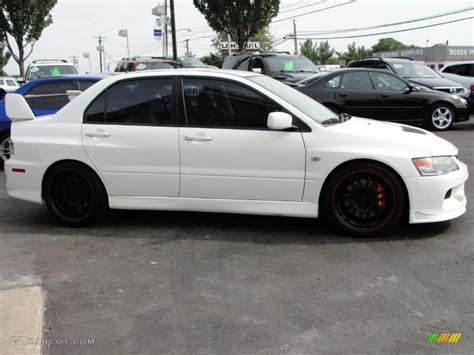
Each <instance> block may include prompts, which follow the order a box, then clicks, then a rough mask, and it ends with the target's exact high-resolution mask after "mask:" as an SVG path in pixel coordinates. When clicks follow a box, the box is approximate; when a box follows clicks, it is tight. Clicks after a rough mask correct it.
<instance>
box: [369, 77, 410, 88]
mask: <svg viewBox="0 0 474 355" xmlns="http://www.w3.org/2000/svg"><path fill="white" fill-rule="evenodd" d="M370 75H371V76H372V79H373V80H374V84H375V88H376V89H377V90H389V91H405V90H407V89H408V86H407V84H406V83H405V82H404V81H403V80H400V79H399V78H397V77H396V76H393V75H390V74H385V73H370Z"/></svg>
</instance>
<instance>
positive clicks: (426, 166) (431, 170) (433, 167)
mask: <svg viewBox="0 0 474 355" xmlns="http://www.w3.org/2000/svg"><path fill="white" fill-rule="evenodd" d="M412 160H413V164H415V166H416V168H417V170H418V172H419V173H420V175H421V176H435V175H443V174H448V173H451V172H453V171H456V170H459V166H458V164H456V160H455V159H454V157H426V158H415V159H412Z"/></svg>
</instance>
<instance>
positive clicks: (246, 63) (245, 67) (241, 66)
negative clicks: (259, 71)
mask: <svg viewBox="0 0 474 355" xmlns="http://www.w3.org/2000/svg"><path fill="white" fill-rule="evenodd" d="M250 58H252V57H248V58H246V59H244V60H242V59H240V60H242V61H241V62H240V63H239V67H238V68H237V70H249V65H250Z"/></svg>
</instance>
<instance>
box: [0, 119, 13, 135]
mask: <svg viewBox="0 0 474 355" xmlns="http://www.w3.org/2000/svg"><path fill="white" fill-rule="evenodd" d="M11 125H12V123H11V121H0V135H2V134H3V132H7V131H9V130H10V127H11Z"/></svg>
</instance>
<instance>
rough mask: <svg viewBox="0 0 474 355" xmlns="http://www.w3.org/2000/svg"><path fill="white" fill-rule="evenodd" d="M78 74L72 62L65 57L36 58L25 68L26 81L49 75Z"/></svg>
mask: <svg viewBox="0 0 474 355" xmlns="http://www.w3.org/2000/svg"><path fill="white" fill-rule="evenodd" d="M70 74H78V73H77V69H76V67H75V66H74V64H72V63H69V62H68V61H67V60H65V59H38V60H34V61H32V62H31V64H30V65H28V68H27V69H26V75H25V80H26V82H28V81H30V80H35V79H41V78H46V77H50V76H59V75H70Z"/></svg>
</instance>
